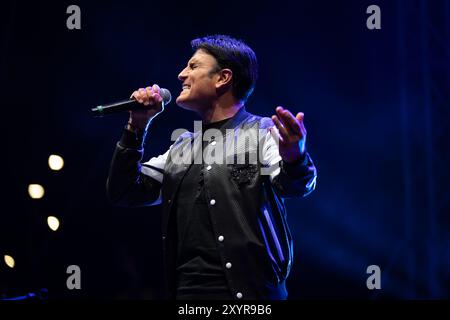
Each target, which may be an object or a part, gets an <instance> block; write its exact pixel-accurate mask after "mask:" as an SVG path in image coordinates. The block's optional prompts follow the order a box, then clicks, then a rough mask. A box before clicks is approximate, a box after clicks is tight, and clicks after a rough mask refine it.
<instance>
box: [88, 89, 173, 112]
mask: <svg viewBox="0 0 450 320" xmlns="http://www.w3.org/2000/svg"><path fill="white" fill-rule="evenodd" d="M159 94H160V96H161V98H162V99H163V103H164V105H166V104H168V103H169V102H170V100H172V95H171V94H170V91H169V90H167V89H165V88H161V90H160V91H159ZM146 107H147V106H144V105H143V104H141V103H139V102H137V101H136V100H135V99H134V98H131V99H128V100H122V101H118V102H113V103H109V104H105V105H101V106H97V107H95V108H92V109H91V112H92V115H93V116H94V117H103V116H104V115H106V114H112V113H117V112H122V111H133V110H137V109H142V108H146Z"/></svg>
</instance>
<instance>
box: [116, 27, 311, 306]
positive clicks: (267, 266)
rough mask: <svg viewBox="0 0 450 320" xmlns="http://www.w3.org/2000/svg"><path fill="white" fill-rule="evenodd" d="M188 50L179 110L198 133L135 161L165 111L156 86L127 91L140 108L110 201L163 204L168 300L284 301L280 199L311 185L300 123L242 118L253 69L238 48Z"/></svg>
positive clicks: (283, 113)
mask: <svg viewBox="0 0 450 320" xmlns="http://www.w3.org/2000/svg"><path fill="white" fill-rule="evenodd" d="M191 45H192V48H193V52H194V54H193V56H192V57H191V58H190V60H189V61H188V63H187V66H186V67H185V68H184V69H183V70H182V71H181V73H180V74H179V75H178V79H179V80H180V81H181V85H182V91H181V93H180V95H179V96H178V97H177V99H176V103H177V104H178V105H179V106H180V107H182V108H184V109H188V110H191V111H194V112H196V113H197V114H198V115H199V116H200V118H201V129H200V130H195V132H187V131H186V132H184V133H182V134H180V135H178V137H177V138H176V139H175V141H174V143H173V144H172V145H171V146H170V148H169V150H167V152H166V153H164V154H162V155H159V156H157V157H153V158H151V159H150V160H149V161H147V162H141V160H142V156H143V152H144V150H143V147H144V140H145V136H146V133H147V130H148V127H149V124H150V123H151V122H152V121H153V119H155V117H156V116H157V115H158V114H159V113H161V112H162V111H163V110H164V104H163V102H162V98H161V96H160V88H159V87H158V86H157V85H153V86H152V87H147V88H141V89H139V90H137V91H135V92H133V94H132V97H134V99H136V100H137V101H138V102H139V103H141V104H142V105H143V106H145V107H143V108H142V109H141V110H136V111H130V117H129V120H128V123H127V125H126V128H125V130H124V131H123V134H122V138H121V140H120V141H119V142H118V143H117V146H116V150H115V152H114V155H113V158H112V162H111V167H110V171H109V176H108V181H107V193H108V197H109V198H110V200H111V201H112V203H114V204H116V205H120V206H146V205H155V204H160V203H161V204H162V214H163V219H162V220H163V226H162V239H163V249H164V257H165V270H166V272H167V285H168V292H169V296H170V298H176V299H186V300H189V299H226V300H229V299H250V300H251V299H266V300H267V299H286V298H287V291H286V285H285V282H286V278H287V276H288V274H289V271H290V269H291V265H292V259H293V247H292V238H291V233H290V230H289V226H288V224H287V220H286V207H285V205H284V200H285V199H286V198H291V197H303V196H306V195H307V194H309V193H310V192H311V191H313V190H314V188H315V184H316V169H315V167H314V164H313V162H312V160H311V158H310V156H309V154H308V153H307V152H306V129H305V127H304V124H303V118H304V115H303V113H301V112H299V113H297V115H296V116H294V115H293V114H292V113H291V112H290V111H289V110H287V109H284V108H282V107H277V108H276V109H275V115H273V116H272V117H271V118H267V117H260V116H256V115H253V114H250V113H248V112H247V111H246V110H245V103H246V101H247V99H248V98H249V96H250V95H251V93H252V92H253V89H254V87H255V83H256V79H257V61H256V55H255V53H254V52H253V50H252V49H251V48H249V47H248V46H247V45H246V44H245V43H244V42H242V41H240V40H236V39H233V38H231V37H229V36H224V35H215V36H207V37H204V38H199V39H195V40H193V41H192V42H191Z"/></svg>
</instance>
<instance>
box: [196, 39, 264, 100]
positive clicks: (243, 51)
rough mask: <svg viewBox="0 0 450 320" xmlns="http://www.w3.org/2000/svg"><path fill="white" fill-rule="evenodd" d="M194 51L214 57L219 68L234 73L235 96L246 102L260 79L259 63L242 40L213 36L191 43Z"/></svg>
mask: <svg viewBox="0 0 450 320" xmlns="http://www.w3.org/2000/svg"><path fill="white" fill-rule="evenodd" d="M191 46H192V49H193V50H194V51H197V50H199V49H201V50H204V51H206V52H207V53H209V54H210V55H212V56H213V57H214V58H215V59H216V60H217V63H218V65H219V68H221V69H224V68H228V69H231V71H233V95H234V97H235V98H236V99H238V100H240V101H242V102H244V103H245V102H246V101H247V99H248V97H249V96H250V95H251V94H252V92H253V89H254V88H255V84H256V79H257V78H258V62H257V60H256V55H255V53H254V52H253V50H252V49H251V48H250V47H249V46H248V45H246V44H245V43H244V42H243V41H242V40H237V39H234V38H232V37H230V36H225V35H212V36H206V37H203V38H197V39H194V40H192V41H191Z"/></svg>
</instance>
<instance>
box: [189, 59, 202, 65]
mask: <svg viewBox="0 0 450 320" xmlns="http://www.w3.org/2000/svg"><path fill="white" fill-rule="evenodd" d="M193 63H200V61H198V60H196V59H193V60H190V61H188V64H189V65H191V64H193Z"/></svg>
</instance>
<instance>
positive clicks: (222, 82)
mask: <svg viewBox="0 0 450 320" xmlns="http://www.w3.org/2000/svg"><path fill="white" fill-rule="evenodd" d="M232 80H233V71H231V69H222V70H220V71H219V72H217V81H216V88H217V89H219V88H221V87H226V86H231V83H232Z"/></svg>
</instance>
